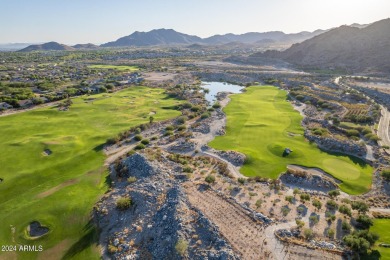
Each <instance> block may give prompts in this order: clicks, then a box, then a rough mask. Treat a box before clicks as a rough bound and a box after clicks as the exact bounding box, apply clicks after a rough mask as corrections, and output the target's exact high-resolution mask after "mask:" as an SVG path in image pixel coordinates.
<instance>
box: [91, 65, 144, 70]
mask: <svg viewBox="0 0 390 260" xmlns="http://www.w3.org/2000/svg"><path fill="white" fill-rule="evenodd" d="M88 67H89V68H91V69H114V70H120V71H137V70H138V67H136V66H126V65H91V66H88Z"/></svg>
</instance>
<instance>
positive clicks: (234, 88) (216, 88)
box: [202, 82, 244, 104]
mask: <svg viewBox="0 0 390 260" xmlns="http://www.w3.org/2000/svg"><path fill="white" fill-rule="evenodd" d="M202 87H203V88H205V89H208V90H209V92H208V93H206V95H205V97H206V100H207V101H208V102H209V104H213V103H214V102H215V101H216V100H217V98H216V95H217V94H218V93H219V92H230V93H233V94H235V93H241V91H242V90H243V89H244V87H242V86H239V85H233V84H229V83H225V82H202Z"/></svg>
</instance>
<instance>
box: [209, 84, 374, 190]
mask: <svg viewBox="0 0 390 260" xmlns="http://www.w3.org/2000/svg"><path fill="white" fill-rule="evenodd" d="M224 111H225V113H226V114H227V126H226V134H225V135H224V136H218V137H216V138H215V140H213V141H212V142H211V143H210V145H211V146H212V147H214V148H215V149H220V150H236V151H239V152H242V153H244V154H245V155H246V156H247V161H246V163H245V164H244V166H243V167H242V168H241V172H242V173H243V174H244V175H246V176H262V177H268V178H277V177H278V175H279V174H280V173H282V172H284V171H285V170H286V166H287V165H289V164H296V165H302V166H306V167H317V168H321V169H322V170H324V171H326V172H327V173H329V174H331V175H333V176H334V177H335V178H337V179H339V180H340V181H342V184H341V185H340V188H341V189H342V190H343V191H345V192H348V193H350V194H360V193H363V192H366V191H368V189H369V187H370V185H371V181H372V177H371V175H372V171H373V169H372V167H371V166H369V165H367V164H365V163H364V162H363V161H361V160H359V159H357V158H354V157H349V156H344V155H340V154H329V153H326V152H323V151H321V150H320V149H319V148H318V147H317V146H316V145H315V144H310V143H309V142H308V141H307V140H305V138H304V136H303V133H304V132H303V131H304V130H303V128H302V127H301V120H302V116H301V115H300V114H299V113H298V112H297V111H295V110H294V109H293V107H292V106H291V104H290V103H289V102H288V101H287V93H286V92H285V91H284V90H280V89H278V88H276V87H272V86H252V87H248V88H246V92H245V93H243V94H235V95H232V96H231V102H230V103H229V104H228V105H227V107H225V109H224ZM286 148H289V149H291V150H292V152H291V153H290V154H288V155H287V156H286V153H285V150H286Z"/></svg>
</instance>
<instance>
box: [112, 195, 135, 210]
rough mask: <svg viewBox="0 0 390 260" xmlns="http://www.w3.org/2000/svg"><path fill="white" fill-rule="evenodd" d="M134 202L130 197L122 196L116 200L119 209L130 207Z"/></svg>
mask: <svg viewBox="0 0 390 260" xmlns="http://www.w3.org/2000/svg"><path fill="white" fill-rule="evenodd" d="M132 204H133V201H132V200H131V198H129V197H121V198H119V199H117V200H116V208H117V209H119V210H126V209H128V208H130V206H131V205H132Z"/></svg>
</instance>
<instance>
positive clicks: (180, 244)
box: [175, 239, 188, 256]
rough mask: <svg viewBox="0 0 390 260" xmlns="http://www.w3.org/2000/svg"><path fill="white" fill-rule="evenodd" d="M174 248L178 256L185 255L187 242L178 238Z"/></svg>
mask: <svg viewBox="0 0 390 260" xmlns="http://www.w3.org/2000/svg"><path fill="white" fill-rule="evenodd" d="M175 249H176V251H177V253H178V254H179V255H180V256H184V255H186V253H187V249H188V242H187V241H186V240H184V239H179V240H178V241H177V243H176V246H175Z"/></svg>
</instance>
